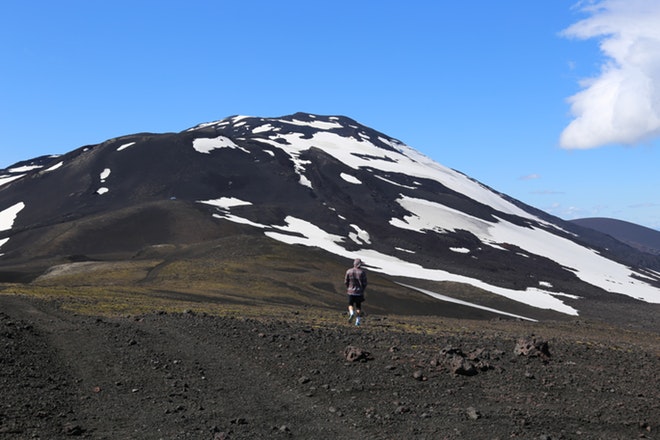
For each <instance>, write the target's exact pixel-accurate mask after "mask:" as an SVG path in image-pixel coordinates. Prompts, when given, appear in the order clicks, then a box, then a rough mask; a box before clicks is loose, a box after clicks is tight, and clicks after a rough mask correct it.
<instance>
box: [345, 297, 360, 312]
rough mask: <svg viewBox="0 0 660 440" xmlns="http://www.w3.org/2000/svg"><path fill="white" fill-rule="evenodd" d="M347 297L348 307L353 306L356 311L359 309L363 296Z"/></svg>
mask: <svg viewBox="0 0 660 440" xmlns="http://www.w3.org/2000/svg"><path fill="white" fill-rule="evenodd" d="M347 296H348V305H349V306H353V307H355V308H356V309H359V308H360V306H361V305H362V301H364V295H347Z"/></svg>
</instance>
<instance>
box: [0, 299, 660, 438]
mask: <svg viewBox="0 0 660 440" xmlns="http://www.w3.org/2000/svg"><path fill="white" fill-rule="evenodd" d="M62 305H63V304H62V303H61V302H60V301H55V300H43V299H35V298H31V297H28V296H25V295H14V294H9V293H8V292H4V293H1V294H0V382H1V389H2V399H1V400H2V401H1V402H0V438H3V439H30V438H41V439H57V438H70V437H80V438H93V439H129V438H130V439H161V438H162V439H185V438H191V439H272V438H297V439H326V438H327V439H336V438H342V439H403V438H415V439H509V438H523V439H636V438H660V434H659V433H658V432H659V430H660V419H659V418H658V414H660V387H658V383H659V382H658V368H657V367H658V365H659V361H660V338H659V336H658V332H657V331H656V330H654V329H643V328H641V329H635V330H633V329H630V328H628V329H625V328H621V327H610V326H609V325H607V324H605V323H602V322H590V321H584V320H580V319H575V320H568V321H563V322H560V321H548V322H543V323H530V322H523V321H513V320H502V319H490V320H460V319H454V318H439V317H423V316H418V317H404V316H386V315H377V314H369V315H368V316H367V317H366V320H365V325H363V326H361V327H355V326H354V325H351V324H349V323H348V322H346V319H345V315H344V314H343V313H342V312H343V304H341V302H340V301H338V305H337V309H336V310H335V311H332V310H323V309H319V310H316V309H313V308H302V309H299V310H295V311H294V309H290V310H289V311H288V312H286V310H285V309H278V310H275V309H274V310H273V313H272V314H270V315H271V316H269V313H268V310H264V309H263V307H264V306H259V308H260V310H255V313H254V315H253V316H250V314H249V313H248V314H232V313H225V314H222V313H221V314H217V315H211V314H206V313H199V312H194V311H190V310H181V311H180V312H172V311H168V312H164V311H160V312H159V311H153V312H149V313H144V314H139V315H128V314H123V315H116V316H92V315H89V314H80V313H74V312H71V311H70V310H68V309H67V308H66V307H62ZM283 310H284V311H285V312H286V314H285V313H282V312H283ZM523 341H524V342H525V344H522V342H523ZM527 349H530V351H527Z"/></svg>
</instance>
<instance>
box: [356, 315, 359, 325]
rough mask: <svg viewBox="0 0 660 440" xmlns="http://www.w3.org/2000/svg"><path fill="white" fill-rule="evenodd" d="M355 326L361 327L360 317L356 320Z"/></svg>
mask: <svg viewBox="0 0 660 440" xmlns="http://www.w3.org/2000/svg"><path fill="white" fill-rule="evenodd" d="M355 325H360V317H359V316H358V317H357V318H355Z"/></svg>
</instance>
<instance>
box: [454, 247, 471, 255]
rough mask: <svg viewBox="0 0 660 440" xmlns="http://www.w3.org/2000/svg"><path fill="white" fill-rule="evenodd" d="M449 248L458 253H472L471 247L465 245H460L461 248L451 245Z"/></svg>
mask: <svg viewBox="0 0 660 440" xmlns="http://www.w3.org/2000/svg"><path fill="white" fill-rule="evenodd" d="M449 250H450V251H452V252H456V253H458V254H469V253H470V249H468V248H464V247H460V248H457V247H450V248H449Z"/></svg>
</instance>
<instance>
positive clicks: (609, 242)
mask: <svg viewBox="0 0 660 440" xmlns="http://www.w3.org/2000/svg"><path fill="white" fill-rule="evenodd" d="M201 249H204V251H202V250H201ZM283 249H286V250H283ZM194 250H195V251H194ZM220 251H224V252H222V257H221V258H222V260H223V261H231V260H232V259H233V260H234V261H235V260H237V259H243V258H246V255H247V256H248V257H249V256H254V255H261V256H262V257H263V256H265V255H266V254H267V253H268V252H272V253H273V258H274V259H278V264H280V265H284V266H285V265H286V262H287V261H288V262H289V263H290V264H293V260H296V259H298V258H304V259H306V263H307V264H308V265H311V266H314V265H317V267H320V265H321V263H320V262H321V261H325V262H332V264H333V266H332V267H333V269H335V268H337V267H341V265H342V264H344V262H346V263H347V262H348V261H349V260H352V259H353V258H355V257H359V258H361V259H363V260H364V262H365V264H366V267H367V268H368V270H369V271H370V274H372V275H374V276H376V277H379V278H378V279H380V280H382V283H383V286H384V284H385V283H387V284H388V286H387V287H381V288H382V290H383V292H382V293H383V297H385V296H387V292H390V291H395V290H396V291H397V292H399V293H397V294H396V295H398V297H399V299H400V301H399V302H400V303H401V304H404V303H405V304H408V305H409V306H410V304H413V305H414V303H415V301H417V300H418V298H420V297H423V298H425V299H424V300H423V301H421V302H419V304H420V305H419V308H418V309H417V310H412V309H409V310H407V311H408V312H410V313H413V312H414V313H429V312H431V313H435V312H434V310H436V309H434V308H429V302H430V303H434V304H435V303H442V304H447V302H452V304H455V305H456V304H457V305H458V306H460V307H463V306H464V307H472V308H475V307H476V308H479V309H480V310H482V311H484V313H486V314H487V315H486V316H488V317H492V316H494V315H497V316H509V317H512V316H513V317H517V318H522V319H544V318H547V317H551V318H557V317H561V316H577V315H583V314H586V315H588V316H592V315H593V316H597V315H598V314H601V313H604V312H603V310H609V312H608V316H619V315H620V313H618V312H617V310H618V309H616V307H618V306H619V305H620V306H622V307H635V308H636V310H637V309H639V310H645V309H647V307H648V308H650V307H655V305H657V304H658V303H660V257H658V256H657V255H651V254H648V253H644V252H639V251H638V250H636V249H634V248H632V247H630V246H628V245H626V244H625V243H622V242H620V241H617V240H616V239H614V238H612V237H611V236H609V235H606V234H603V233H600V232H597V231H594V230H592V229H588V228H585V227H582V226H580V225H578V224H575V223H571V222H566V221H563V220H561V219H559V218H557V217H554V216H551V215H549V214H547V213H545V212H543V211H541V210H538V209H535V208H533V207H531V206H527V205H525V204H524V203H522V202H520V201H517V200H515V199H513V198H511V197H508V196H507V195H505V194H502V193H500V192H498V191H496V190H494V189H492V188H489V187H488V186H486V185H483V184H481V183H479V182H478V181H476V180H475V179H472V178H470V177H469V176H467V175H465V174H462V173H460V172H459V171H456V170H453V169H450V168H447V167H445V166H442V165H441V164H439V163H437V162H435V161H434V160H431V159H430V158H428V157H426V156H424V155H423V154H421V153H420V152H418V151H416V150H415V149H413V148H411V147H409V146H407V145H406V144H405V143H403V142H401V141H399V140H397V139H395V138H393V137H390V136H388V135H385V134H383V133H381V132H379V131H376V130H374V129H372V128H369V127H366V126H364V125H362V124H360V123H358V122H356V121H355V120H352V119H350V118H347V117H344V116H320V115H312V114H307V113H296V114H293V115H289V116H283V117H278V118H262V117H248V116H232V117H229V118H226V119H223V120H220V121H215V122H209V123H203V124H200V125H197V126H195V127H192V128H190V129H187V130H184V131H182V132H179V133H164V134H153V133H138V134H132V135H127V136H122V137H118V138H114V139H110V140H107V141H105V142H103V143H100V144H98V145H89V146H84V147H81V148H77V149H75V150H72V151H70V152H69V153H66V154H63V155H53V156H42V157H38V158H34V159H30V160H25V161H22V162H19V163H17V164H15V165H12V166H10V167H8V168H7V169H4V170H0V253H1V256H0V281H3V282H6V283H7V282H11V283H44V282H46V281H47V280H50V281H49V282H51V283H55V282H56V279H57V277H56V274H62V268H63V267H65V266H66V267H67V268H69V269H71V268H72V267H74V266H72V265H75V264H77V266H75V267H77V270H84V268H85V267H87V268H90V267H95V266H94V265H93V264H91V263H103V262H105V263H107V262H115V263H116V262H122V261H123V262H133V263H135V264H137V263H136V262H139V261H147V260H149V261H153V262H154V263H153V266H150V268H149V270H148V271H147V272H146V275H145V276H144V277H143V278H139V279H137V280H136V281H135V282H140V283H144V282H146V281H147V280H150V279H153V278H154V277H155V276H156V275H157V274H158V273H160V272H162V264H164V263H163V262H165V261H167V262H169V263H170V264H171V263H172V262H173V261H182V260H186V261H190V260H191V259H193V260H194V259H195V258H199V257H200V255H205V256H206V257H208V258H211V256H212V255H219V254H218V253H219V252H220ZM278 252H279V254H278ZM205 261H208V260H205ZM271 261H274V260H271ZM83 263H90V264H87V265H86V266H85V265H83ZM245 263H246V265H247V266H248V267H249V271H250V272H257V273H258V272H260V271H262V270H263V267H261V266H260V265H261V264H265V263H264V259H263V258H262V259H260V260H259V261H257V260H256V259H253V260H252V261H249V260H248V261H245ZM296 264H299V262H296ZM347 264H348V263H347ZM296 267H298V266H296ZM57 268H59V271H58V270H56V269H57ZM278 270H279V271H280V272H282V274H283V275H282V278H281V279H278V280H276V281H274V283H276V284H278V285H279V286H280V287H282V286H284V285H286V286H285V287H286V288H285V287H282V288H285V290H287V289H288V291H290V292H295V293H296V294H297V295H299V297H298V298H299V299H298V300H300V298H303V300H304V298H307V297H310V296H311V295H313V294H316V293H319V292H317V291H322V290H325V291H326V293H327V291H331V293H333V294H334V293H337V292H339V291H341V281H339V282H338V283H337V282H336V281H327V279H331V278H332V277H337V275H336V274H325V277H326V280H319V279H317V280H316V281H315V280H314V279H312V278H313V276H316V275H317V274H314V275H313V276H312V278H309V279H306V280H304V281H303V283H306V284H303V285H300V284H298V285H295V286H294V285H293V283H290V282H288V281H286V280H287V279H290V275H287V273H288V274H290V273H292V272H295V271H296V270H298V269H295V270H294V269H292V268H291V267H290V268H289V269H287V268H286V267H280V268H279V269H278ZM159 271H160V272H159ZM319 271H320V272H323V269H319ZM198 275H199V272H198ZM207 275H208V274H207ZM207 275H204V276H207ZM190 276H192V275H190ZM200 276H202V275H200ZM214 276H216V277H217V276H219V275H217V274H216V275H214ZM91 278H93V276H91ZM337 278H341V274H340V275H339V276H338V277H337ZM214 279H216V280H217V278H214ZM232 279H233V278H232ZM287 283H288V284H287ZM211 284H213V283H211ZM234 287H235V286H234ZM234 287H232V286H231V285H230V283H229V284H227V283H224V284H223V286H222V288H223V289H232V288H234ZM375 288H376V289H378V286H376V287H375ZM376 291H377V290H376ZM319 295H322V293H319ZM413 299H414V300H413ZM493 305H497V306H498V307H497V308H496V307H492V306H493ZM458 306H457V307H458ZM382 307H385V306H384V305H382ZM410 307H413V306H410ZM612 307H615V308H614V309H613V308H612ZM413 308H414V307H413ZM437 309H442V307H438V308H437ZM649 310H650V309H649Z"/></svg>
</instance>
